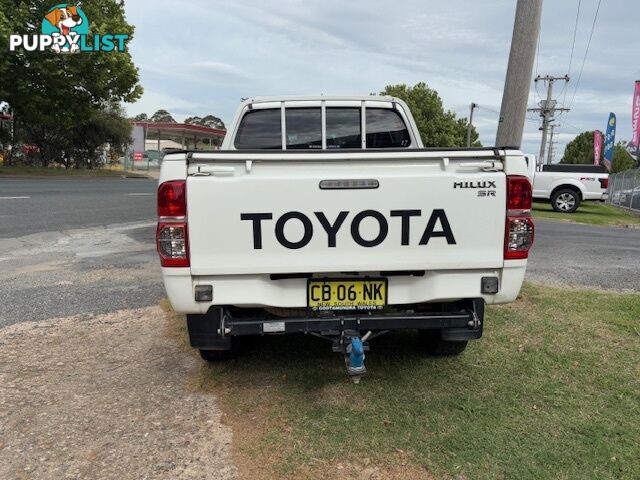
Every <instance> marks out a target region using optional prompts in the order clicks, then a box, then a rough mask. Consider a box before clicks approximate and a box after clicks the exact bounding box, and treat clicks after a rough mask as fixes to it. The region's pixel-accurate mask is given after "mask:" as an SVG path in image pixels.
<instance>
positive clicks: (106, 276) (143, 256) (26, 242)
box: [0, 222, 165, 328]
mask: <svg viewBox="0 0 640 480" xmlns="http://www.w3.org/2000/svg"><path fill="white" fill-rule="evenodd" d="M164 296H165V293H164V288H163V286H162V279H161V276H160V262H159V261H158V256H157V254H156V251H155V222H140V223H126V224H117V225H109V226H103V227H92V228H86V229H79V230H63V231H58V232H41V233H36V234H31V235H25V236H23V237H18V238H4V239H3V238H0V304H2V305H3V308H2V309H0V328H1V327H3V326H6V325H11V324H13V323H17V322H24V321H27V320H31V321H33V320H46V319H49V318H58V317H67V316H72V315H80V314H82V315H91V314H100V313H108V312H113V311H117V310H121V309H126V308H141V307H147V306H151V305H157V304H158V302H159V300H160V299H161V298H162V297H164Z"/></svg>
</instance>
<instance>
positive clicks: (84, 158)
mask: <svg viewBox="0 0 640 480" xmlns="http://www.w3.org/2000/svg"><path fill="white" fill-rule="evenodd" d="M73 135H74V137H75V138H77V143H76V149H75V152H76V154H78V153H80V154H81V155H79V156H77V157H76V161H75V166H76V168H78V167H81V166H85V167H87V168H93V166H94V165H95V164H96V161H97V160H98V158H99V156H100V154H101V152H102V150H101V149H100V147H102V146H103V145H104V144H105V143H108V144H109V149H110V151H112V152H118V153H119V154H124V150H125V149H126V147H127V145H128V144H129V142H130V140H131V123H130V122H129V120H127V119H126V118H125V116H124V114H123V112H122V108H121V107H120V105H119V104H117V103H116V104H112V105H109V106H107V107H106V108H105V109H103V110H99V111H96V112H95V113H94V114H93V115H92V116H91V117H89V118H87V119H86V120H85V121H83V122H82V123H80V124H78V125H76V127H75V128H74V132H73ZM80 159H81V160H80ZM65 166H66V167H67V168H69V165H67V164H65Z"/></svg>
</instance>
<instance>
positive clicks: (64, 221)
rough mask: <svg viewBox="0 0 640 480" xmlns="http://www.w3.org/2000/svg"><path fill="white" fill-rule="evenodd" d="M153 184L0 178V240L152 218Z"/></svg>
mask: <svg viewBox="0 0 640 480" xmlns="http://www.w3.org/2000/svg"><path fill="white" fill-rule="evenodd" d="M157 185H158V182H157V181H155V180H149V179H147V178H119V177H113V178H112V177H108V178H104V177H64V178H60V177H43V178H34V177H20V178H7V177H0V238H15V237H21V236H23V235H29V234H31V233H38V232H50V231H60V230H69V229H73V228H87V227H94V226H98V225H110V224H114V223H126V222H139V221H144V220H150V219H153V218H154V216H155V197H154V195H155V191H156V188H157Z"/></svg>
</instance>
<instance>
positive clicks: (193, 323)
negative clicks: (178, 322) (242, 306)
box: [187, 307, 231, 350]
mask: <svg viewBox="0 0 640 480" xmlns="http://www.w3.org/2000/svg"><path fill="white" fill-rule="evenodd" d="M223 314H224V310H223V309H222V308H221V307H213V308H210V309H209V311H208V312H207V313H205V314H187V328H188V330H189V341H190V342H191V346H192V347H193V348H198V349H200V350H230V349H231V337H230V336H228V335H221V333H224V332H223V331H222V326H221V324H222V316H223Z"/></svg>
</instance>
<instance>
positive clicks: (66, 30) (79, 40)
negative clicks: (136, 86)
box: [9, 3, 129, 53]
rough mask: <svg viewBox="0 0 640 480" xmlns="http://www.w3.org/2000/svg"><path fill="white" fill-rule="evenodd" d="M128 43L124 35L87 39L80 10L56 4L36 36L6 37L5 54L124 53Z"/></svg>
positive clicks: (84, 16)
mask: <svg viewBox="0 0 640 480" xmlns="http://www.w3.org/2000/svg"><path fill="white" fill-rule="evenodd" d="M128 41H129V34H127V33H104V34H100V33H94V34H93V35H89V19H88V18H87V15H85V13H84V12H83V11H82V8H80V6H79V5H71V4H69V3H60V4H58V5H56V6H54V7H51V8H50V9H49V10H48V11H47V13H46V14H45V16H44V18H43V19H42V29H41V33H40V34H39V35H24V34H23V35H18V34H12V35H9V51H10V52H15V51H16V50H18V49H22V50H24V51H27V52H36V51H38V52H44V51H46V50H50V51H53V52H56V53H77V52H124V51H125V50H126V48H127V42H128Z"/></svg>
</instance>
